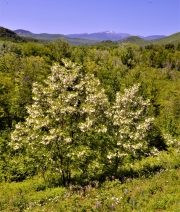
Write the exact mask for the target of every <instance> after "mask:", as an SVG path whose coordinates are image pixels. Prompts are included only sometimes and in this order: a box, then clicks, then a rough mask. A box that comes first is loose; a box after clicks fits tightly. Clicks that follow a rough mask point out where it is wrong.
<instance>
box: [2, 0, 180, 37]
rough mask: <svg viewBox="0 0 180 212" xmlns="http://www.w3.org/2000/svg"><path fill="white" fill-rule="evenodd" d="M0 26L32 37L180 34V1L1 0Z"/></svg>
mask: <svg viewBox="0 0 180 212" xmlns="http://www.w3.org/2000/svg"><path fill="white" fill-rule="evenodd" d="M0 26H3V27H6V28H9V29H11V30H15V29H25V30H29V31H31V32H33V33H42V32H46V33H59V34H74V33H92V32H102V31H106V30H112V31H115V32H122V33H123V32H124V33H129V34H131V35H142V36H148V35H170V34H173V33H176V32H179V31H180V0H0Z"/></svg>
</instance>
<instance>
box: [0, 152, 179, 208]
mask: <svg viewBox="0 0 180 212" xmlns="http://www.w3.org/2000/svg"><path fill="white" fill-rule="evenodd" d="M179 165H180V156H179V153H178V152H176V151H172V152H169V153H167V152H162V153H161V154H160V155H159V156H158V157H147V158H145V159H143V160H142V161H141V162H137V163H136V162H135V163H134V164H132V165H129V166H124V167H123V168H122V169H121V170H119V172H121V173H124V176H126V177H124V178H121V180H119V179H114V177H113V176H112V177H110V178H107V179H106V181H105V182H104V183H102V184H101V185H100V184H99V182H97V181H94V182H90V183H89V185H86V186H84V187H82V186H80V185H71V186H69V188H63V187H54V188H52V187H50V185H49V184H47V183H45V182H44V180H43V178H41V177H40V176H35V177H34V178H31V179H27V180H25V181H23V182H19V183H15V182H12V183H1V184H0V211H4V212H6V211H7V212H8V211H33V212H34V211H49V212H50V211H52V212H53V211H66V212H73V211H74V212H75V211H127V212H128V211H142V212H146V211H147V212H149V211H180V190H179V189H178V188H179V185H180V168H179ZM130 174H131V177H129V176H128V175H130ZM138 175H139V176H138ZM132 176H134V177H132Z"/></svg>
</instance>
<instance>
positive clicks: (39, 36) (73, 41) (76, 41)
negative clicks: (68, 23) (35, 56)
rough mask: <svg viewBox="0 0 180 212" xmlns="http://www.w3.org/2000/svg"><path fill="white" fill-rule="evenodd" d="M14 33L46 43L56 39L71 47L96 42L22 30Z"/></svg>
mask: <svg viewBox="0 0 180 212" xmlns="http://www.w3.org/2000/svg"><path fill="white" fill-rule="evenodd" d="M14 32H15V33H17V34H18V35H19V36H23V37H31V38H36V39H39V40H43V41H46V42H49V41H55V40H56V39H58V38H60V39H62V40H65V41H67V42H68V43H69V44H71V45H91V44H94V43H95V42H97V41H92V40H85V39H79V38H69V37H66V36H65V35H62V34H48V33H40V34H35V33H32V32H30V31H27V30H23V29H17V30H14Z"/></svg>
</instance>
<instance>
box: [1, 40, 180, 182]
mask: <svg viewBox="0 0 180 212" xmlns="http://www.w3.org/2000/svg"><path fill="white" fill-rule="evenodd" d="M63 59H66V60H67V61H72V62H73V63H74V64H79V65H81V72H82V73H83V74H87V75H88V74H91V76H94V77H95V78H97V79H98V80H99V81H100V83H101V86H102V88H104V94H105V95H106V96H107V99H108V102H109V105H110V106H109V107H115V102H117V93H118V92H119V93H121V94H123V93H124V95H125V94H126V92H125V91H124V90H125V89H126V88H132V87H133V86H134V84H136V85H137V84H139V85H140V86H139V88H138V89H139V90H138V94H139V95H140V96H142V98H143V99H144V100H145V99H149V100H150V102H149V110H148V116H149V117H154V122H153V123H154V124H153V128H151V134H148V135H149V137H151V136H152V137H151V141H153V142H154V143H153V142H152V143H153V144H152V143H151V145H152V146H155V147H156V148H157V149H158V150H159V151H161V150H167V149H166V147H167V146H166V145H167V144H166V143H165V138H166V137H167V135H168V136H172V137H174V138H178V137H179V135H180V116H179V111H180V89H179V86H180V44H177V45H174V44H166V45H149V46H145V47H138V46H136V45H134V44H114V43H112V42H102V43H101V44H97V45H92V46H76V47H75V46H70V45H69V44H68V43H66V42H64V41H62V40H57V41H55V42H50V43H45V44H37V43H31V42H29V43H13V42H8V41H0V181H13V180H15V181H20V180H23V179H25V178H26V177H27V176H29V175H34V174H37V172H40V169H37V166H38V165H37V166H36V167H35V166H33V164H32V163H31V162H32V161H33V160H34V159H33V160H32V161H31V159H32V158H33V156H32V155H31V154H30V155H31V157H30V158H31V159H27V158H26V156H27V155H25V151H24V150H23V151H24V152H23V151H21V150H15V149H14V148H12V146H11V145H9V144H10V143H11V134H12V132H13V131H14V130H15V126H16V124H18V123H19V122H21V123H26V122H27V118H28V117H29V113H28V111H27V106H30V105H33V103H34V99H33V96H32V89H33V88H34V83H38V84H42V85H44V84H46V83H45V82H46V81H44V80H46V79H47V77H48V76H50V75H51V74H52V73H51V67H52V66H53V65H54V64H59V65H60V66H62V67H63V66H64V63H63ZM67 70H68V68H67ZM72 74H73V69H72ZM78 79H79V78H78ZM94 85H95V84H94ZM69 89H71V88H69ZM69 91H71V90H68V92H69ZM83 95H84V94H83ZM129 110H130V109H129ZM71 118H72V119H73V116H72V117H71ZM83 119H84V116H83V117H82V118H80V119H79V120H80V121H82V120H83ZM101 121H102V120H101ZM68 123H70V122H69V119H68ZM22 129H23V128H22ZM110 129H111V130H112V129H114V128H113V127H111V128H110ZM41 130H42V129H41ZM42 131H43V132H44V131H45V132H48V131H49V129H46V128H43V130H42ZM76 132H77V131H76ZM91 133H92V132H91ZM113 133H114V132H112V131H111V135H114V136H115V134H113ZM83 136H84V135H83ZM88 138H89V137H88ZM83 139H85V137H83ZM92 139H93V136H92V134H91V139H90V140H92ZM105 139H108V138H106V137H102V138H99V137H96V136H95V137H94V141H93V144H94V145H95V144H96V142H98V140H100V141H101V142H100V146H101V149H100V150H101V151H102V150H103V147H104V145H105V144H106V142H104V140H105ZM85 140H86V139H85ZM90 140H88V141H86V142H90ZM84 142H85V141H84ZM106 145H108V144H106ZM100 146H98V145H97V147H98V148H100ZM24 148H26V147H24ZM91 148H92V147H91ZM111 148H112V146H111ZM105 149H106V148H105ZM23 154H24V155H23ZM65 154H68V153H67V152H65ZM114 154H115V153H114ZM101 156H102V157H101V158H100V159H99V162H100V161H101V162H102V159H103V158H104V157H105V155H103V154H102V155H101ZM106 156H108V154H107V155H106ZM88 157H89V160H92V164H91V165H92V166H93V164H94V166H95V161H96V155H94V156H92V155H91V154H90V155H89V156H88ZM88 157H87V158H88ZM91 157H92V158H91ZM60 158H61V157H60V156H59V158H58V159H57V161H58V160H59V159H60ZM116 159H117V157H116ZM77 160H78V159H77ZM132 160H133V156H132V157H131V159H130V158H128V159H126V160H125V161H124V163H126V162H127V161H130V162H132ZM65 161H66V162H67V161H68V158H66V159H65ZM99 162H98V163H99ZM116 162H117V161H116ZM116 162H115V161H114V167H113V169H111V168H110V167H111V164H110V162H109V161H104V162H103V163H104V164H106V165H107V167H108V169H106V170H105V172H104V173H101V176H100V175H99V177H102V176H103V177H104V176H105V175H113V174H116V175H117V176H116V177H118V174H119V173H118V167H115V166H116V165H117V164H116ZM74 163H75V162H74ZM28 164H30V165H28ZM65 164H67V163H65ZM41 165H43V164H41ZM76 165H77V164H76ZM85 165H86V163H85V162H84V164H81V166H82V167H83V169H84V170H86V167H85ZM42 167H43V166H41V168H42ZM77 167H78V166H77ZM51 168H52V167H51ZM51 168H49V169H48V170H47V171H50V169H51ZM56 168H57V167H56ZM78 168H79V167H78ZM101 170H102V168H101ZM44 171H45V170H42V169H41V172H42V173H44ZM86 171H87V170H86ZM86 171H84V173H85V174H86V175H87V179H88V180H90V179H89V178H88V174H87V173H90V170H88V172H86ZM96 171H97V170H95V171H94V175H93V176H92V179H96V174H97V173H96ZM112 172H113V173H112ZM82 173H83V172H82ZM68 174H69V170H68ZM97 175H98V174H97ZM74 176H75V174H74ZM81 177H82V176H81ZM81 177H80V176H79V178H81ZM103 177H102V179H104V178H103ZM76 178H77V179H78V176H76ZM68 179H69V178H68ZM77 179H76V180H77ZM87 179H84V180H87ZM64 184H65V183H64Z"/></svg>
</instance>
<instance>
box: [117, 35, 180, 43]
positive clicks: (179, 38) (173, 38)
mask: <svg viewBox="0 0 180 212" xmlns="http://www.w3.org/2000/svg"><path fill="white" fill-rule="evenodd" d="M118 42H119V43H134V44H136V45H138V46H146V45H150V44H177V43H180V32H178V33H175V34H172V35H170V36H167V37H163V38H160V39H155V40H145V39H143V38H140V37H138V36H131V37H128V38H125V39H123V40H120V41H118Z"/></svg>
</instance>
